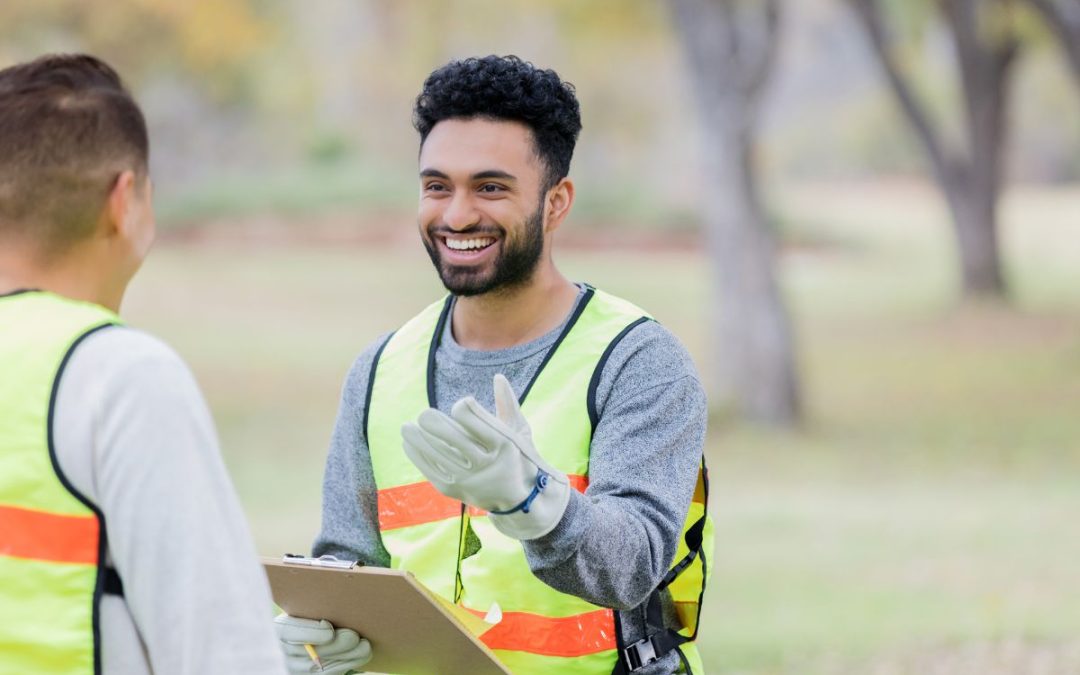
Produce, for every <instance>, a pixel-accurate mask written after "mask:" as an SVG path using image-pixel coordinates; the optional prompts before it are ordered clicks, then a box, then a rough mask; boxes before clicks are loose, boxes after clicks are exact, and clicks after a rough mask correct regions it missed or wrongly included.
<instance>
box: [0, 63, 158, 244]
mask: <svg viewBox="0 0 1080 675" xmlns="http://www.w3.org/2000/svg"><path fill="white" fill-rule="evenodd" d="M149 148H150V144H149V139H148V136H147V133H146V121H145V120H144V119H143V115H142V112H141V111H140V110H139V106H138V105H137V104H136V103H135V101H134V99H132V97H131V95H130V94H129V93H128V91H127V89H125V88H124V84H123V83H122V82H121V80H120V76H119V75H117V74H116V71H115V70H113V69H112V68H111V67H109V66H108V65H107V64H105V63H104V62H102V61H101V60H100V59H97V58H95V57H93V56H87V55H84V54H72V55H50V56H43V57H41V58H39V59H36V60H34V61H31V62H29V63H22V64H18V65H14V66H11V67H9V68H5V69H4V70H0V238H3V239H8V238H11V237H15V238H18V239H21V240H26V241H28V242H31V243H33V244H34V245H35V246H36V247H38V248H39V249H41V251H42V253H56V252H59V251H62V250H64V249H66V248H68V246H69V245H71V244H73V243H75V242H77V241H79V240H80V239H83V238H85V237H87V236H89V235H90V234H91V233H92V232H93V230H94V226H95V224H96V222H97V218H98V216H99V215H100V213H101V210H102V209H103V208H104V206H105V200H106V198H107V197H108V195H109V191H110V190H111V189H112V187H113V185H114V184H115V182H116V179H117V177H118V176H119V175H120V174H121V173H122V172H123V171H126V170H132V171H134V172H135V173H136V175H137V176H139V177H143V176H145V175H146V173H147V163H148V159H149Z"/></svg>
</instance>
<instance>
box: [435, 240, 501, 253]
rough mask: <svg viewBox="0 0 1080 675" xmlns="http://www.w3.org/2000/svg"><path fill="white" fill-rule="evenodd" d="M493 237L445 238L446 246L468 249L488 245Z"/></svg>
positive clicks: (462, 249)
mask: <svg viewBox="0 0 1080 675" xmlns="http://www.w3.org/2000/svg"><path fill="white" fill-rule="evenodd" d="M494 241H495V240H494V239H491V238H488V237H485V238H483V239H447V240H446V246H447V248H451V249H453V250H455V251H468V250H471V249H477V248H484V247H485V246H490V245H491V243H492V242H494Z"/></svg>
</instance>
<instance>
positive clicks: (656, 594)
mask: <svg viewBox="0 0 1080 675" xmlns="http://www.w3.org/2000/svg"><path fill="white" fill-rule="evenodd" d="M701 478H702V484H703V485H702V487H703V488H704V492H705V509H704V511H703V512H702V514H701V517H700V518H698V519H697V520H696V521H694V524H693V525H691V526H690V528H689V529H687V530H686V535H685V536H684V541H685V542H686V548H687V554H686V555H685V556H683V558H682V559H681V560H679V562H677V563H675V564H674V565H673V566H672V567H671V569H670V570H668V573H667V574H665V575H664V578H663V579H662V580H661V581H660V583H659V584H658V585H657V586H656V588H655V589H654V590H653V592H652V593H650V594H649V600H648V601H647V603H646V605H645V630H646V631H649V630H655V628H654V627H656V626H663V625H664V610H663V605H662V603H661V598H660V594H661V593H662V592H663V590H664V589H665V588H667V587H668V586H670V585H671V582H673V581H675V578H676V577H678V576H679V575H680V574H682V573H683V571H684V570H685V569H686V568H687V567H689V566H690V563H692V562H694V558H697V557H699V556H700V558H701V566H702V568H701V593H700V594H699V595H698V613H697V618H696V621H695V623H694V632H693V633H691V634H690V636H689V637H687V636H685V635H683V634H681V633H679V632H678V631H677V630H674V629H672V628H661V629H660V630H655V632H652V633H648V634H647V635H646V636H645V637H644V638H642V639H640V640H638V641H637V642H635V643H633V644H631V645H627V644H626V642H625V640H624V639H623V634H622V622H621V621H620V620H619V612H618V610H614V614H615V645H616V647H617V649H618V657H617V658H616V660H615V667H614V669H612V671H611V675H630V673H633V672H634V671H636V670H638V669H640V668H642V667H643V666H647V665H649V664H650V663H653V662H654V661H658V660H660V659H662V658H663V657H665V656H667V655H668V654H669V653H670V652H671V651H672V650H675V649H678V647H679V645H682V644H685V643H687V642H691V641H693V640H695V639H697V634H698V629H699V628H700V626H701V601H702V598H703V596H704V595H705V577H706V575H707V573H708V568H707V567H706V564H707V560H706V556H705V551H704V550H703V549H702V543H703V540H704V534H705V519H706V518H707V517H708V515H709V509H708V504H709V473H708V469H707V468H706V466H705V458H704V457H702V458H701ZM679 658H680V659H681V660H682V663H683V665H684V666H685V667H686V672H687V673H692V671H691V670H690V664H689V663H688V662H687V661H686V657H685V656H683V654H682V651H681V650H679Z"/></svg>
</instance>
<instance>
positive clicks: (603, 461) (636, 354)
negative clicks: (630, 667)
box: [523, 322, 707, 610]
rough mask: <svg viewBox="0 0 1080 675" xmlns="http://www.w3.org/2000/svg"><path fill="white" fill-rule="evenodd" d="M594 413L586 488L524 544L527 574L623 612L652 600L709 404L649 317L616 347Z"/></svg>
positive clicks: (691, 478) (681, 514) (678, 349)
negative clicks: (549, 529)
mask: <svg viewBox="0 0 1080 675" xmlns="http://www.w3.org/2000/svg"><path fill="white" fill-rule="evenodd" d="M597 411H598V412H599V418H600V419H599V422H598V424H597V427H596V431H595V433H594V435H593V441H592V446H591V449H590V458H589V487H588V489H587V490H586V492H585V493H584V494H580V493H577V492H573V493H572V494H571V499H570V503H569V506H568V508H567V510H566V514H565V515H564V516H563V518H562V520H561V521H560V522H559V524H558V525H557V526H556V527H555V529H554V530H553V531H552V532H551V533H550V534H548V535H545V536H544V537H541V538H539V539H535V540H532V541H525V542H523V544H524V548H525V554H526V557H527V558H528V561H529V565H530V567H531V568H532V570H533V573H534V574H535V575H536V576H537V577H538V578H539V579H541V580H542V581H544V582H545V583H547V584H548V585H550V586H552V587H553V588H555V589H557V590H559V591H562V592H564V593H569V594H571V595H576V596H578V597H581V598H584V599H586V600H588V601H589V602H592V603H594V604H597V605H601V606H604V607H611V608H615V609H622V610H627V609H631V608H634V607H636V606H638V605H640V604H641V603H642V602H643V601H644V600H645V599H646V598H647V597H648V594H649V593H650V592H651V591H652V589H653V588H655V587H656V585H657V583H659V581H660V579H661V578H662V577H663V575H664V574H665V573H666V572H667V570H668V568H669V567H670V565H671V564H672V560H673V558H674V557H675V552H676V550H677V547H678V543H679V537H680V533H681V530H682V524H683V521H684V520H685V518H686V513H687V511H688V510H689V508H690V500H691V498H692V496H693V493H694V486H695V485H696V480H697V473H698V466H699V464H700V462H701V453H702V448H703V446H704V441H705V426H706V418H707V404H706V400H705V392H704V390H703V389H702V386H701V383H700V381H699V380H698V377H697V374H696V371H695V369H694V366H693V362H692V361H691V359H690V356H689V354H688V353H687V352H686V350H685V349H684V348H683V346H682V345H681V344H679V342H678V340H677V339H676V338H675V337H674V336H673V335H672V334H671V333H670V332H668V331H667V330H666V329H664V328H663V327H661V326H660V325H658V324H656V323H654V322H648V323H645V324H642V325H641V326H638V327H637V328H635V329H633V330H632V331H630V332H629V333H628V334H627V335H626V336H625V337H624V339H623V340H622V341H621V342H620V343H619V344H618V345H617V346H616V347H615V348H614V349H613V350H612V353H611V357H610V358H609V360H608V362H607V364H605V366H604V369H603V371H602V374H601V378H600V382H599V387H598V389H597ZM541 451H542V449H541Z"/></svg>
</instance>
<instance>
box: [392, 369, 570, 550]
mask: <svg viewBox="0 0 1080 675" xmlns="http://www.w3.org/2000/svg"><path fill="white" fill-rule="evenodd" d="M494 386H495V415H492V414H491V413H490V412H488V411H487V410H485V409H484V407H483V406H481V405H480V404H479V403H477V402H476V399H474V398H472V397H471V396H470V397H468V398H463V399H461V400H459V401H458V402H457V403H455V404H454V407H453V408H452V409H451V410H450V414H449V415H446V414H444V413H441V412H439V411H438V410H434V409H431V408H429V409H427V410H425V411H424V412H422V413H420V416H419V417H418V418H417V420H416V422H415V423H408V424H405V425H403V426H402V427H401V435H402V437H403V438H404V440H405V454H406V455H408V456H409V459H410V460H412V462H413V464H415V465H416V468H418V469H420V471H421V472H422V473H423V474H424V475H425V476H426V477H427V479H428V480H429V481H431V483H432V485H434V486H435V488H436V489H438V490H439V492H441V493H443V494H444V495H446V496H447V497H452V498H454V499H459V500H461V501H463V502H465V503H466V504H469V505H471V506H476V507H478V508H481V509H484V510H486V511H488V512H489V513H490V514H491V522H492V524H494V525H495V527H497V528H498V529H499V531H500V532H502V533H503V534H505V535H507V536H510V537H514V538H515V539H535V538H537V537H542V536H543V535H545V534H547V533H548V532H550V531H551V530H552V529H553V528H554V527H555V525H556V524H557V523H558V522H559V519H561V518H562V515H563V512H565V511H566V504H567V502H569V500H570V484H569V482H568V481H567V479H566V474H565V473H563V472H562V471H559V470H558V469H556V468H554V467H552V466H551V465H550V464H548V463H547V462H546V461H544V458H543V457H541V456H540V453H539V452H537V450H536V448H535V447H534V446H533V441H532V431H531V429H530V428H529V423H528V422H527V421H526V420H525V417H524V416H523V415H522V414H521V407H520V406H519V405H518V401H517V396H516V395H515V394H514V390H513V388H512V387H511V386H510V382H509V381H507V379H506V378H505V377H503V376H502V375H501V374H500V375H496V376H495V383H494Z"/></svg>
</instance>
